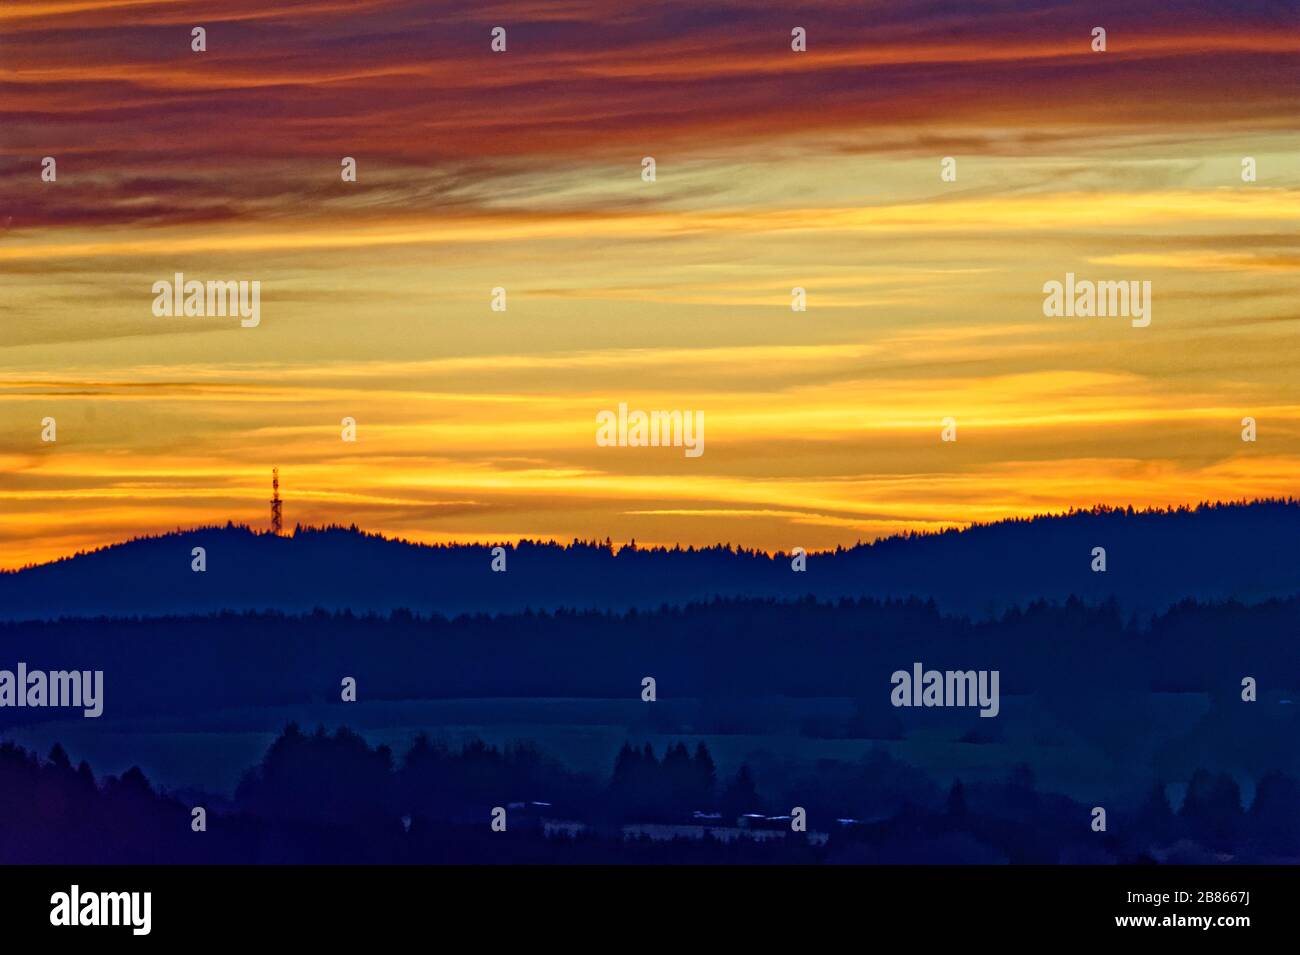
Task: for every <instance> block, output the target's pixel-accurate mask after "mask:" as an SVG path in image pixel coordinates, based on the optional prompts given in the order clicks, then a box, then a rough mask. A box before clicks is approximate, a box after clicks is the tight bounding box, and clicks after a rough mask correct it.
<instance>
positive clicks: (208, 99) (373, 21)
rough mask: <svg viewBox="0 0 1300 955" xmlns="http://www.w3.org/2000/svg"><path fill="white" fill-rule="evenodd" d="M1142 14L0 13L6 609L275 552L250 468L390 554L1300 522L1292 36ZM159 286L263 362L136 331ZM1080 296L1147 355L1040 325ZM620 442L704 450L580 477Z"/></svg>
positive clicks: (210, 329)
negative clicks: (186, 549)
mask: <svg viewBox="0 0 1300 955" xmlns="http://www.w3.org/2000/svg"><path fill="white" fill-rule="evenodd" d="M1148 6H1150V9H1147V7H1148ZM1166 6H1167V7H1168V9H1167V10H1161V9H1159V8H1158V5H1147V4H1133V3H1131V2H1124V3H1117V2H1116V3H1108V2H1100V3H1097V2H1089V3H1082V2H1073V0H1070V2H1036V3H1030V2H1007V3H1000V2H993V3H979V4H970V5H968V8H969V9H970V11H971V12H967V13H962V12H958V11H959V10H960V9H962V7H961V5H958V4H953V3H949V2H939V0H935V2H916V0H902V2H888V3H885V2H861V0H857V2H852V3H819V4H807V5H798V4H792V5H788V6H787V5H782V4H778V3H772V2H770V0H746V2H728V3H716V2H708V0H705V2H690V3H686V2H681V3H677V2H669V3H654V4H630V3H621V2H614V0H567V2H566V0H560V2H554V3H546V2H541V0H536V2H534V0H528V2H502V3H491V2H489V3H456V4H450V3H427V2H425V3H412V2H385V0H377V2H368V3H357V2H348V0H319V2H317V0H305V2H297V3H281V4H274V3H266V2H252V0H221V2H214V0H210V2H205V3H196V2H156V0H25V2H19V3H14V2H9V3H3V4H0V567H4V568H12V567H17V566H21V565H23V564H27V563H30V562H36V561H44V560H48V559H52V558H55V557H59V556H63V555H66V554H69V553H72V552H74V551H76V550H79V549H83V548H89V547H95V546H100V545H104V544H109V543H113V542H115V541H119V540H123V539H126V538H128V537H131V536H134V535H137V534H143V533H157V532H161V531H167V530H172V529H175V528H177V527H190V526H194V525H199V524H210V523H217V522H220V523H224V522H225V521H227V520H234V521H237V522H248V523H251V524H254V525H255V526H258V527H265V526H266V524H267V519H268V513H269V509H268V507H267V504H266V501H267V499H268V498H269V496H270V472H271V468H272V467H273V466H278V467H279V468H280V469H281V479H282V483H283V493H284V496H285V500H286V504H285V519H286V522H287V524H289V525H290V526H292V525H293V524H295V523H304V524H308V523H311V524H318V523H327V522H333V523H344V524H351V523H356V524H358V525H360V526H361V527H364V528H366V529H369V530H374V531H382V532H385V533H388V534H396V535H401V536H404V537H408V538H411V539H414V540H423V541H451V540H464V541H485V540H491V541H498V540H508V539H517V538H521V537H532V538H554V539H560V540H568V539H571V538H573V537H583V538H592V537H598V538H602V539H603V538H605V537H606V536H608V537H611V538H613V539H614V540H615V541H626V540H628V539H631V538H635V539H636V540H637V541H638V542H639V543H673V542H681V543H683V544H687V543H690V544H708V543H714V542H719V541H724V542H732V543H738V544H745V545H750V546H757V547H762V548H767V549H788V548H790V547H793V546H803V547H805V548H808V549H810V550H811V549H814V548H823V547H832V546H834V545H836V544H851V543H853V542H856V541H858V540H867V539H871V538H874V537H878V536H881V535H883V534H890V533H895V532H899V531H905V530H909V529H926V528H939V527H947V526H960V525H964V524H967V523H969V522H971V521H981V520H991V519H996V518H998V517H1003V516H1010V515H1024V514H1031V513H1042V512H1049V511H1059V510H1063V509H1066V508H1068V507H1071V506H1090V505H1092V504H1095V503H1109V504H1124V505H1127V504H1132V505H1134V506H1149V505H1168V504H1180V503H1194V502H1197V501H1201V500H1212V499H1237V498H1249V497H1258V496H1279V495H1287V494H1292V495H1294V494H1296V493H1297V492H1298V491H1300V487H1298V482H1297V480H1296V476H1297V474H1298V473H1300V470H1298V468H1300V374H1298V373H1297V372H1298V368H1297V366H1298V365H1300V347H1298V346H1300V336H1298V332H1300V306H1298V305H1297V302H1300V297H1298V296H1300V240H1298V239H1297V235H1298V232H1297V229H1298V227H1300V133H1298V132H1297V124H1298V121H1300V109H1298V108H1297V104H1300V5H1298V4H1297V3H1295V2H1284V0H1279V2H1251V3H1230V2H1220V3H1197V2H1191V3H1178V4H1168V5H1166ZM195 26H203V27H204V28H205V29H206V31H207V51H206V52H203V53H195V52H192V51H191V29H192V28H193V27H195ZM494 26H503V27H505V29H506V31H507V51H506V52H504V53H493V52H492V51H491V49H490V41H491V36H490V31H491V30H492V28H493V27H494ZM796 26H802V27H805V28H806V30H807V36H808V49H807V52H805V53H795V52H792V51H791V48H790V40H791V30H792V29H793V28H794V27H796ZM1096 26H1101V27H1104V28H1105V29H1106V30H1107V50H1106V52H1104V53H1098V52H1093V50H1092V49H1091V46H1090V44H1091V31H1092V29H1093V27H1096ZM46 156H52V157H55V159H56V160H57V176H58V178H57V181H56V182H43V181H42V180H41V164H42V159H43V157H46ZM345 156H351V157H355V159H356V160H357V167H358V181H357V182H355V183H347V182H343V181H342V180H341V177H340V161H341V160H342V158H343V157H345ZM646 156H651V157H654V159H655V160H656V164H657V179H656V181H655V182H644V181H643V180H642V176H641V170H642V158H643V157H646ZM946 156H951V157H954V158H955V159H956V161H957V181H956V182H943V181H941V179H940V164H941V160H942V159H943V157H946ZM1244 157H1253V158H1254V160H1255V163H1256V166H1257V181H1255V182H1243V181H1242V159H1243V158H1244ZM177 272H183V273H185V276H186V277H187V278H192V279H199V280H207V279H217V280H228V279H229V280H241V279H242V280H249V281H252V280H257V281H260V282H261V283H262V306H261V324H260V326H259V327H257V328H241V327H240V324H239V321H238V319H237V318H222V317H188V318H186V317H178V318H171V317H163V318H158V317H155V316H154V314H153V312H152V304H153V300H154V295H153V292H152V286H153V283H155V282H157V281H171V279H172V276H173V275H174V274H175V273H177ZM1067 272H1074V273H1075V274H1076V275H1077V276H1078V277H1079V278H1080V279H1093V280H1139V281H1150V282H1151V285H1152V322H1151V325H1150V326H1149V327H1147V328H1134V327H1132V326H1131V325H1130V322H1129V320H1128V319H1127V318H1048V317H1045V316H1044V314H1043V309H1042V305H1043V298H1044V295H1043V291H1042V288H1043V284H1044V283H1045V282H1048V281H1051V280H1057V281H1062V280H1064V277H1065V274H1066V273H1067ZM497 286H501V287H504V288H505V289H506V290H507V296H508V298H507V301H508V310H507V311H506V312H494V311H492V310H491V309H490V308H489V303H490V299H491V292H492V289H493V288H494V287H497ZM796 286H799V287H803V288H805V289H806V290H807V301H808V308H807V311H806V312H793V311H792V310H791V307H790V302H791V289H792V288H794V287H796ZM620 402H626V403H627V404H628V405H629V406H630V407H632V408H640V409H644V410H647V411H649V410H654V409H662V410H673V409H676V410H683V411H686V410H689V411H696V410H698V411H703V412H704V415H705V453H704V454H703V455H702V456H701V457H698V458H689V457H687V456H685V455H684V454H683V452H682V449H681V448H611V447H599V446H597V444H596V441H595V433H596V415H597V413H598V412H600V411H602V410H604V409H614V408H617V406H618V404H619V403H620ZM1247 415H1249V416H1253V417H1255V418H1256V419H1257V421H1258V427H1259V439H1258V441H1257V442H1255V443H1246V442H1243V441H1242V440H1241V419H1242V418H1243V417H1245V416H1247ZM345 416H351V417H353V418H355V419H356V421H357V434H358V440H357V441H356V442H355V443H345V442H343V441H342V440H341V439H340V421H341V419H342V418H344V417H345ZM949 416H951V417H953V418H955V419H956V420H957V423H958V440H957V441H956V442H953V443H944V442H942V441H941V440H940V428H941V424H940V422H941V421H942V419H944V418H945V417H949ZM45 417H53V418H55V419H56V421H57V428H58V440H57V442H54V443H43V442H42V441H41V421H42V419H43V418H45Z"/></svg>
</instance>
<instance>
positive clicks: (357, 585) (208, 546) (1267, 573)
mask: <svg viewBox="0 0 1300 955" xmlns="http://www.w3.org/2000/svg"><path fill="white" fill-rule="evenodd" d="M196 547H202V548H204V550H205V551H206V566H207V569H206V571H205V572H203V573H196V572H195V571H194V570H192V562H193V557H192V553H193V551H194V548H196ZM1099 547H1100V548H1105V551H1106V570H1105V572H1104V573H1102V572H1097V571H1094V570H1093V564H1094V561H1095V558H1094V556H1093V552H1094V549H1095V548H1099ZM505 559H506V570H505V572H493V570H492V562H493V557H492V553H491V548H490V547H486V546H474V545H452V546H426V545H419V544H412V543H410V542H407V541H402V540H390V539H387V538H384V537H381V536H378V535H373V534H366V533H364V532H361V531H358V530H357V529H356V528H350V529H349V528H298V529H296V530H295V532H294V534H293V535H292V536H284V537H277V536H272V535H270V534H265V533H258V532H255V531H252V530H250V529H248V528H246V527H238V526H234V525H228V526H226V527H214V528H201V529H197V530H191V531H179V532H176V533H171V534H166V535H163V536H160V537H152V538H141V539H137V540H132V541H128V542H126V543H123V544H118V545H114V546H111V547H107V548H104V549H101V550H98V551H95V552H92V553H87V554H79V555H77V556H75V557H72V558H68V559H65V560H61V561H57V562H55V563H52V564H45V565H41V566H39V567H33V568H28V569H25V570H22V571H19V572H16V573H5V574H0V619H8V620H22V619H41V618H50V617H58V616H64V615H66V616H93V615H110V616H122V615H142V616H157V615H164V614H181V613H184V614H192V613H206V612H212V611H220V610H238V611H242V610H281V611H285V612H294V613H297V612H307V611H311V610H313V609H316V608H323V609H326V610H345V609H350V610H353V611H356V612H368V611H378V612H386V611H389V610H392V609H395V608H407V609H410V610H413V611H416V612H424V613H442V614H457V613H472V612H517V611H521V610H524V609H527V608H532V609H535V610H538V609H555V608H561V607H570V608H582V609H600V610H623V609H627V608H631V607H641V608H649V607H658V606H660V605H662V604H670V605H680V604H683V603H685V602H688V601H692V600H702V599H708V598H711V597H714V596H729V597H780V598H789V597H800V596H804V595H809V594H811V595H814V596H817V597H820V598H838V597H844V596H849V597H879V598H884V597H908V596H916V597H921V598H925V599H933V600H934V601H935V602H936V603H937V604H938V606H939V607H940V608H941V609H943V610H945V611H949V612H957V613H965V614H980V615H982V614H989V613H995V612H998V611H1001V610H1003V609H1006V608H1008V607H1011V606H1021V605H1024V604H1025V603H1026V602H1028V601H1030V600H1034V599H1050V600H1061V599H1065V598H1067V597H1069V596H1079V597H1081V598H1084V599H1085V600H1087V601H1089V602H1098V601H1102V600H1108V599H1112V598H1113V599H1114V600H1115V601H1116V602H1117V603H1118V605H1119V606H1120V608H1121V609H1123V610H1124V611H1125V612H1139V613H1149V612H1154V611H1158V610H1161V609H1163V608H1165V607H1168V606H1170V605H1172V604H1174V603H1176V602H1177V601H1179V600H1181V599H1183V598H1188V597H1191V598H1195V599H1198V600H1222V599H1229V598H1233V599H1238V600H1243V601H1247V602H1250V601H1256V600H1262V599H1267V598H1269V597H1278V596H1289V595H1291V594H1294V593H1296V592H1297V591H1300V501H1296V500H1285V501H1257V502H1253V503H1249V504H1214V505H1205V506H1201V507H1197V508H1194V509H1180V510H1169V511H1142V512H1134V511H1132V510H1120V509H1095V510H1092V511H1080V512H1075V513H1071V514H1067V515H1060V516H1050V517H1037V518H1033V519H1029V520H1009V521H1001V522H997V523H994V524H988V525H980V526H976V527H972V528H970V529H968V530H963V531H948V532H944V533H939V534H933V535H924V536H917V535H911V536H906V537H895V538H889V539H885V540H881V541H877V542H875V543H871V544H863V545H859V546H856V547H853V548H849V549H844V550H838V551H834V552H828V553H818V554H811V555H808V557H807V569H806V571H804V572H802V573H799V572H795V571H794V570H793V569H792V566H791V557H790V555H788V554H777V555H775V556H772V555H767V554H763V553H759V552H755V551H749V550H736V549H732V548H728V547H713V548H703V549H695V548H689V549H673V550H664V549H645V548H636V547H626V548H622V549H619V550H617V551H616V550H614V549H612V548H610V547H609V546H607V545H600V544H595V543H580V542H575V543H573V544H570V545H559V544H550V543H529V542H524V543H521V544H519V545H517V546H509V547H507V548H506V552H505Z"/></svg>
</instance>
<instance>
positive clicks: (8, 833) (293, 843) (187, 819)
mask: <svg viewBox="0 0 1300 955" xmlns="http://www.w3.org/2000/svg"><path fill="white" fill-rule="evenodd" d="M860 769H861V771H862V772H863V773H864V780H869V781H870V784H871V786H872V787H875V796H873V795H871V794H870V793H869V792H868V790H867V789H864V788H855V787H854V786H852V785H845V786H844V787H843V788H842V789H841V788H839V786H838V785H837V783H836V782H834V781H833V780H841V779H848V778H850V777H844V776H838V777H837V776H833V775H827V776H826V777H825V778H823V779H821V780H820V781H819V780H816V779H814V780H787V781H769V787H770V788H768V789H766V791H761V790H760V788H759V786H758V785H757V784H756V781H755V779H754V777H753V775H752V773H751V772H750V771H749V769H748V767H745V766H742V767H740V769H739V770H738V771H737V772H736V774H735V775H734V776H732V777H730V778H728V779H726V780H719V779H718V774H717V770H716V767H715V765H714V762H713V759H712V757H711V755H710V754H709V752H708V750H707V748H706V747H704V746H702V745H700V746H697V747H696V749H695V751H694V753H692V752H690V751H689V750H688V748H687V747H686V746H685V744H683V743H676V744H673V745H671V746H670V747H668V748H667V750H666V751H665V752H664V753H663V755H662V757H660V756H656V754H655V753H654V751H653V750H652V749H650V748H649V747H647V746H642V747H635V746H633V745H631V744H630V743H629V744H625V745H624V747H623V748H622V749H621V750H620V751H619V753H618V754H617V755H616V756H615V757H614V759H613V763H612V772H611V774H610V776H609V778H608V779H594V778H590V777H584V776H580V775H575V774H573V773H570V772H569V771H568V770H567V769H565V768H564V767H563V766H562V765H561V764H560V763H558V762H556V761H555V760H553V759H551V758H549V757H547V756H546V755H545V754H543V753H541V752H540V751H539V750H537V749H536V748H535V747H533V746H530V745H527V744H517V745H513V746H510V747H506V748H505V749H498V748H496V747H492V746H488V745H486V744H484V743H482V742H478V741H475V742H471V743H469V744H467V745H465V746H463V747H461V748H460V749H458V750H453V749H450V748H448V747H446V746H444V745H442V744H440V743H437V742H433V741H431V740H429V739H428V738H425V737H420V738H418V739H416V741H415V742H414V743H413V745H412V746H411V747H410V748H409V749H408V751H407V752H406V754H405V756H404V757H403V759H402V760H401V761H400V763H399V762H396V761H395V760H394V758H393V754H392V753H391V751H390V750H389V749H388V748H386V747H384V746H373V747H372V746H370V745H369V744H368V743H367V742H366V741H365V740H364V739H363V738H362V737H360V736H358V735H357V734H356V733H353V732H352V731H350V730H347V729H339V730H337V731H336V732H334V733H327V732H325V731H324V730H323V729H321V730H317V731H316V732H314V733H303V732H302V731H301V730H299V729H298V727H296V726H292V725H291V726H289V727H287V728H286V729H285V731H284V732H283V733H282V734H281V735H280V736H279V737H278V738H277V739H276V741H275V742H274V743H273V744H272V745H271V747H270V748H269V749H268V751H267V753H266V755H265V757H264V759H263V760H262V762H261V763H260V764H259V765H258V766H256V767H254V768H252V769H251V770H249V772H248V773H247V774H246V775H245V778H244V780H243V782H242V783H241V785H240V786H239V788H238V791H237V793H236V795H235V799H234V802H233V804H232V805H230V806H218V805H217V804H216V803H215V802H214V804H213V806H212V807H211V808H210V811H209V814H208V817H207V831H205V832H196V831H194V829H193V828H192V826H193V815H192V812H191V810H192V808H193V803H194V800H193V799H186V800H182V799H180V798H178V797H177V796H175V795H172V794H168V793H165V792H160V791H158V790H156V789H155V788H154V787H153V786H151V785H150V783H149V781H148V780H147V779H146V778H145V777H144V774H143V773H141V772H140V770H139V769H137V768H132V769H130V770H128V771H127V772H125V773H123V774H122V775H121V776H120V777H118V776H107V777H104V778H102V779H97V778H96V777H95V775H94V774H93V772H92V770H91V768H90V767H89V766H88V765H87V764H86V763H85V762H82V763H80V764H79V765H77V766H75V767H74V766H73V765H72V763H71V761H70V760H69V759H68V756H67V754H66V753H65V752H64V750H63V748H62V747H61V746H58V745H56V746H55V747H54V748H53V749H52V750H51V752H50V754H49V756H48V757H47V758H45V759H44V760H42V759H39V758H38V757H37V756H36V755H35V754H33V753H31V752H29V751H27V750H25V749H23V748H21V747H18V746H15V745H13V744H12V743H5V744H0V864H24V863H28V864H30V863H127V864H130V863H163V862H178V863H236V862H241V863H268V862H272V863H275V862H302V863H343V862H354V863H355V862H374V863H378V862H397V863H411V862H425V863H428V862H574V863H579V862H632V861H639V862H691V863H709V862H714V863H728V862H778V861H779V862H832V863H834V862H844V863H849V862H912V863H924V862H957V863H960V862H1013V863H1018V862H1046V863H1058V862H1092V861H1128V862H1133V861H1144V860H1146V861H1151V860H1157V859H1159V860H1161V861H1169V862H1173V861H1184V862H1213V861H1217V860H1219V859H1225V860H1226V859H1231V860H1233V861H1246V862H1249V861H1285V860H1294V859H1295V858H1296V857H1297V856H1300V780H1297V779H1296V778H1295V777H1293V776H1290V775H1287V774H1284V773H1281V772H1270V773H1267V774H1265V775H1264V776H1262V777H1261V778H1260V779H1259V780H1258V783H1257V786H1256V794H1255V797H1254V799H1253V801H1252V802H1251V805H1250V807H1249V809H1246V808H1244V807H1243V801H1242V797H1241V793H1240V791H1239V789H1238V786H1237V783H1236V782H1235V781H1234V780H1233V778H1232V777H1231V776H1228V775H1227V774H1223V773H1215V772H1209V771H1206V770H1199V771H1197V772H1196V773H1195V774H1193V776H1192V777H1191V779H1190V780H1189V783H1188V787H1187V793H1186V796H1185V798H1184V800H1183V802H1182V805H1181V806H1180V807H1179V808H1178V810H1177V811H1175V810H1174V808H1173V807H1172V805H1171V804H1170V801H1169V799H1168V796H1167V787H1165V786H1163V785H1155V786H1153V787H1152V789H1151V791H1150V793H1149V794H1148V796H1147V797H1146V798H1145V799H1144V800H1142V801H1140V802H1139V803H1137V804H1135V805H1132V806H1127V805H1123V804H1115V805H1112V806H1110V808H1109V812H1110V815H1109V820H1108V828H1107V831H1106V832H1104V833H1097V832H1093V831H1092V830H1091V828H1090V825H1089V821H1090V814H1089V807H1087V806H1085V805H1082V804H1080V803H1077V802H1075V801H1073V800H1070V799H1068V798H1065V797H1063V796H1060V795H1056V794H1052V793H1045V792H1041V791H1039V790H1037V789H1036V787H1035V785H1034V779H1033V775H1032V772H1031V771H1030V770H1029V769H1028V767H1021V768H1019V769H1017V770H1015V771H1013V772H1012V773H1011V774H1010V776H1009V777H1008V778H1007V779H1006V780H1005V781H1003V782H1001V783H996V784H990V783H982V784H978V785H964V784H963V783H962V782H961V781H960V780H958V781H956V782H954V783H953V784H952V785H951V786H949V787H948V788H947V789H946V791H944V790H942V789H940V788H938V787H936V786H934V785H933V783H931V782H929V781H927V780H925V779H924V777H923V776H918V774H917V772H916V771H915V770H914V769H912V768H911V767H907V766H906V765H904V764H901V763H898V762H897V761H894V760H892V759H891V758H889V757H887V756H884V755H883V754H879V753H876V754H871V755H869V756H868V757H867V758H866V759H865V760H864V762H863V764H862V766H861V767H860ZM788 786H793V788H787V787H788ZM885 793H892V795H889V796H887V797H886V796H884V794H885ZM795 798H798V799H799V800H800V804H802V805H805V807H806V808H807V811H808V813H809V820H810V825H809V828H810V829H812V830H814V831H817V830H820V831H823V832H826V833H828V834H829V841H828V842H827V843H825V844H824V845H821V844H818V845H813V844H810V843H809V842H808V840H807V839H806V837H804V836H803V835H801V834H795V833H790V834H788V835H787V836H786V837H785V838H783V839H778V840H777V842H776V843H761V844H760V843H757V842H752V841H750V840H746V839H740V840H733V841H731V842H725V841H720V840H718V839H714V838H711V837H706V838H703V839H694V840H687V839H676V840H672V841H662V842H656V841H652V840H649V839H645V838H642V839H634V840H631V841H629V840H626V839H624V838H623V834H622V830H621V825H622V824H624V823H627V822H641V823H656V822H658V823H674V824H679V825H685V824H691V823H693V822H694V823H699V824H701V825H703V826H706V827H710V828H718V827H726V828H733V827H734V826H735V824H736V817H738V816H740V815H741V814H743V813H754V812H757V813H764V812H768V813H770V812H776V813H778V814H784V813H785V812H788V811H789V809H790V808H791V804H792V803H791V800H792V799H795ZM871 805H874V806H875V807H876V808H877V809H879V808H880V807H884V806H887V807H888V809H887V811H885V812H878V811H877V812H873V811H871V808H870V807H871ZM497 806H503V807H507V809H508V813H507V818H508V820H509V821H508V826H507V830H506V832H505V833H498V832H493V831H492V830H491V829H490V825H489V820H490V811H491V809H492V808H494V807H497ZM711 812H716V813H717V814H718V815H719V816H720V818H718V819H717V820H716V821H713V820H711V819H709V817H708V815H707V814H709V813H711ZM698 813H703V814H706V815H705V816H703V817H701V816H697V814H698ZM546 819H553V820H554V819H558V820H567V821H569V822H572V823H578V824H580V825H578V826H577V827H576V829H575V830H574V831H573V832H569V833H567V834H565V833H554V832H553V833H551V834H550V835H548V834H547V833H546V831H545V829H544V827H543V820H546Z"/></svg>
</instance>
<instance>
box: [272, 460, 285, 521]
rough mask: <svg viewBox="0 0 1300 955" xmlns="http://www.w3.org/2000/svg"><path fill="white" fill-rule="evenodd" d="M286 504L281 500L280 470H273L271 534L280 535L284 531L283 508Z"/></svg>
mask: <svg viewBox="0 0 1300 955" xmlns="http://www.w3.org/2000/svg"><path fill="white" fill-rule="evenodd" d="M283 504H284V502H283V501H281V500H280V469H279V468H272V469H271V533H272V534H279V533H280V532H281V531H282V530H284V514H283V512H282V511H281V509H280V508H281V507H282V505H283Z"/></svg>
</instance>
